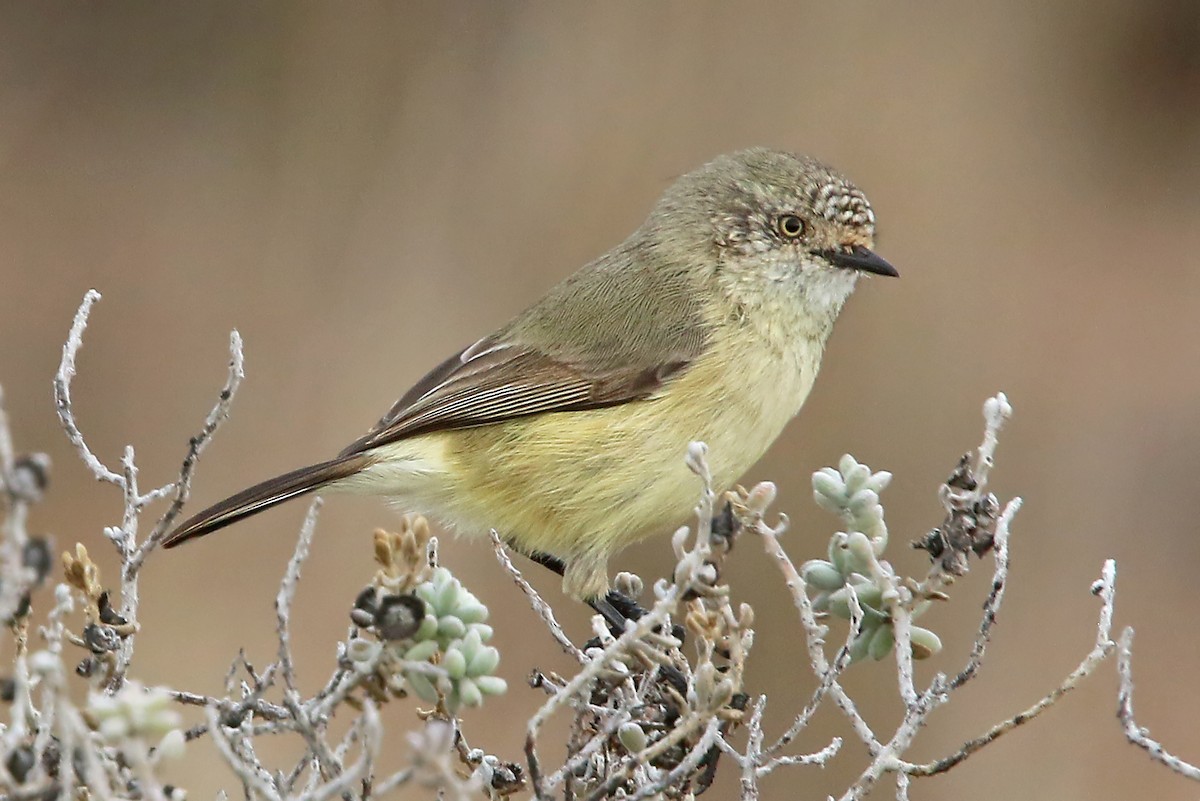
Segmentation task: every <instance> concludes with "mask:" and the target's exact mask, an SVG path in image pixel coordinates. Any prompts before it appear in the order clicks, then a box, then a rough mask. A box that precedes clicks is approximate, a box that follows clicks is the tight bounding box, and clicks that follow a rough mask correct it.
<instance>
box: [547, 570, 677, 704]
mask: <svg viewBox="0 0 1200 801" xmlns="http://www.w3.org/2000/svg"><path fill="white" fill-rule="evenodd" d="M528 556H529V558H530V559H532V560H533V561H535V562H537V563H538V564H539V565H541V566H542V567H545V568H548V569H550V570H553V571H554V572H555V573H557V574H558V575H560V576H561V575H563V574H564V573H566V572H567V565H566V563H564V562H563V560H561V559H559V558H558V557H556V556H551V555H550V554H548V553H541V552H539V551H534V552H533V553H531V554H528ZM587 605H588V606H590V607H592V609H594V610H596V612H597V613H598V614H599V615H600V616H601V617H603V618H604V623H605V624H606V625H607V626H608V630H609V631H610V632H612V635H613V636H614V637H619V636H621V634H623V633H624V632H625V623H626V621H629V620H637V619H638V618H640V617H642V616H643V615H645V614H646V609H645V608H644V607H643V606H642V605H641V604H639V603H638V602H637V601H635V600H633V599H632V598H630V597H629V596H628V595H625V594H624V593H621V592H617V591H616V590H609V591H608V593H607V594H606V595H605V596H604V597H603V598H589V599H588V601H587ZM671 633H672V634H673V635H674V636H675V637H676V638H677V639H678V640H679V642H680V643H683V637H684V633H683V626H679V625H676V626H672V627H671ZM593 643H595V644H597V645H599V641H598V640H597V639H596V638H593V639H591V640H589V641H588V646H590V645H591V644H593ZM588 646H585V647H588ZM658 669H659V672H660V673H661V674H662V677H663V678H664V679H665V680H666V681H667V683H668V684H670V685H671V686H672V687H674V688H675V691H676V692H678V693H679V694H680V695H684V696H686V695H687V686H688V685H687V679H686V678H684V676H683V674H682V673H680V672H679V670H678V669H677V668H674V667H672V666H670V665H660V666H659V668H658Z"/></svg>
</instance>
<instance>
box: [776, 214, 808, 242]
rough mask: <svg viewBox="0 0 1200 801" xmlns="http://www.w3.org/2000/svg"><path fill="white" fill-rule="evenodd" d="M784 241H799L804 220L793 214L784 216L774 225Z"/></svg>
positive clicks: (802, 231) (802, 234) (802, 232)
mask: <svg viewBox="0 0 1200 801" xmlns="http://www.w3.org/2000/svg"><path fill="white" fill-rule="evenodd" d="M775 226H776V227H777V228H778V229H779V234H780V236H782V237H783V238H784V239H799V238H800V237H802V236H804V220H802V219H800V218H799V217H797V216H796V215H795V214H784V215H783V216H781V217H780V218H779V220H778V221H777V222H776V223H775Z"/></svg>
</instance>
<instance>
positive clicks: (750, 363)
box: [358, 340, 820, 595]
mask: <svg viewBox="0 0 1200 801" xmlns="http://www.w3.org/2000/svg"><path fill="white" fill-rule="evenodd" d="M754 344H756V343H745V342H738V341H737V340H730V341H728V342H727V343H726V346H725V347H724V348H722V349H721V350H720V351H716V350H714V351H712V352H710V353H707V354H705V357H704V358H702V359H700V360H699V361H698V362H697V363H696V364H694V365H692V366H691V367H690V368H689V369H688V370H687V371H686V372H685V373H684V374H683V375H681V376H680V377H679V378H678V379H677V380H676V381H674V382H672V383H671V384H670V385H669V387H668V388H667V391H665V392H664V393H663V394H662V395H661V396H659V397H655V398H652V399H649V400H645V401H639V402H635V403H630V404H625V405H622V406H615V407H610V408H605V409H596V410H590V411H582V412H562V413H551V414H544V415H537V416H532V417H527V418H520V419H517V420H512V421H510V422H507V423H501V424H497V425H490V426H482V427H478V428H471V429H460V430H454V431H445V432H438V433H434V434H427V435H422V436H419V437H415V438H413V439H412V440H408V441H402V442H399V443H396V444H395V445H392V446H386V451H387V452H388V455H387V456H385V460H384V463H383V464H381V465H380V469H377V470H369V471H368V473H374V478H375V479H376V480H375V481H373V482H371V483H372V484H375V485H376V486H373V487H370V488H368V487H366V486H361V485H360V486H359V487H358V489H362V490H367V491H374V492H382V493H383V494H394V495H396V496H397V497H396V500H397V502H398V503H399V504H400V505H401V506H403V507H405V508H408V509H412V510H414V511H421V512H424V513H427V514H430V515H432V516H434V517H437V518H440V519H441V520H442V521H444V522H446V523H450V524H452V525H454V526H455V527H456V528H457V529H459V530H461V531H464V532H468V533H474V532H486V531H488V530H489V529H493V528H494V529H496V530H497V531H498V532H500V534H501V535H502V536H503V537H504V538H505V539H506V540H507V541H509V542H511V543H513V544H514V545H515V546H517V547H518V548H520V549H522V550H525V551H526V552H530V551H541V552H544V553H548V554H552V555H554V556H557V557H559V558H560V559H562V560H563V561H565V562H567V563H568V564H570V563H573V562H576V563H580V565H582V564H583V563H587V564H589V565H592V568H591V569H589V570H584V572H585V573H588V574H589V575H590V574H591V573H595V572H597V571H598V572H599V576H591V577H590V578H588V579H587V581H586V582H585V583H589V584H590V585H592V586H590V587H575V588H574V591H572V588H571V587H568V591H572V594H577V595H590V594H592V593H593V591H595V590H597V589H602V587H600V584H599V583H600V582H604V581H605V579H604V563H605V561H606V559H607V557H608V556H609V555H610V554H612V553H613V552H615V551H617V550H619V549H621V548H622V547H624V546H626V545H628V544H630V543H632V542H635V541H637V540H640V539H642V538H644V537H646V536H649V535H651V534H656V533H664V532H668V531H670V530H672V529H673V528H674V527H675V526H677V525H679V524H680V523H681V522H684V521H685V520H686V519H687V518H688V516H689V515H690V513H691V511H692V509H693V508H694V507H695V505H696V503H697V500H698V499H699V495H700V490H701V484H700V481H699V479H698V478H697V477H696V476H695V475H693V474H692V473H691V472H690V471H689V470H688V469H687V467H686V465H685V463H684V456H685V454H686V449H687V446H688V443H689V442H691V441H694V440H703V441H704V442H706V443H708V445H709V465H710V468H711V470H712V473H713V478H714V483H715V484H716V486H715V489H718V490H721V489H725V488H727V487H729V486H730V485H731V484H732V483H733V482H734V481H736V480H737V479H738V478H739V477H740V476H741V475H742V473H744V472H745V471H746V470H747V469H748V468H749V467H750V466H751V465H753V464H754V462H756V461H757V460H758V459H759V457H760V456H762V454H763V452H764V451H766V449H767V448H768V447H769V446H770V444H771V443H772V442H773V441H774V440H775V438H776V437H777V436H778V435H779V433H780V432H781V431H782V430H783V427H784V426H785V425H786V424H787V422H788V420H790V419H791V418H792V417H793V416H794V415H795V413H796V412H797V411H798V410H799V408H800V406H801V405H802V404H803V402H804V399H805V398H806V397H807V395H808V391H809V389H810V388H811V387H812V383H813V379H814V378H815V375H816V368H817V364H818V362H819V358H820V345H819V344H818V343H812V346H811V349H812V350H813V352H812V353H808V352H801V351H796V350H794V349H792V350H791V352H788V353H786V354H783V353H779V352H772V351H770V350H767V349H764V348H762V347H761V343H757V344H758V345H759V346H758V347H753V346H750V345H754ZM748 346H750V347H748ZM381 451H385V449H381ZM381 455H383V454H382V453H381ZM388 462H391V464H387V463H388ZM416 464H424V465H427V466H429V467H430V468H432V469H426V470H424V471H423V473H422V474H421V475H420V476H414V475H413V471H412V470H411V469H410V467H409V466H411V465H416ZM405 465H409V466H405ZM398 477H399V478H398ZM364 478H367V476H364ZM388 484H392V485H394V488H393V489H392V490H391V491H390V492H388V490H387V485H388ZM569 578H570V577H569ZM568 583H570V582H568Z"/></svg>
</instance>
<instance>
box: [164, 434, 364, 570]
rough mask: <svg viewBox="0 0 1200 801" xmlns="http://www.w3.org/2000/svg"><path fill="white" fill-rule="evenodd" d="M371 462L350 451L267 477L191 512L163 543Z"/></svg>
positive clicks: (169, 543) (197, 533)
mask: <svg viewBox="0 0 1200 801" xmlns="http://www.w3.org/2000/svg"><path fill="white" fill-rule="evenodd" d="M370 462H371V460H370V458H369V457H368V456H366V455H364V454H361V453H358V454H350V455H346V456H339V457H337V458H336V459H330V460H329V461H328V462H321V463H320V464H314V465H310V466H308V467H301V468H300V469H299V470H293V471H292V472H290V473H284V474H283V475H282V476H276V477H275V478H270V479H267V480H266V481H264V482H262V483H261V484H255V485H254V486H253V487H250V488H249V489H244V490H242V491H241V492H239V493H238V494H236V495H232V496H230V497H228V498H226V499H225V500H223V501H221V502H220V503H217V504H214V505H212V506H210V507H208V508H207V509H205V510H204V511H203V512H200V513H199V514H197V515H194V516H193V517H191V518H190V519H188V520H187V521H186V522H184V523H183V524H182V525H180V526H179V527H178V528H176V529H175V530H174V531H172V532H171V533H170V534H168V535H167V538H166V539H165V540H163V547H164V548H174V547H175V546H176V545H179V544H180V543H182V542H185V541H186V540H190V539H192V538H193V537H203V536H204V535H205V534H210V533H212V532H214V531H216V530H217V529H220V528H225V526H228V525H229V524H230V523H236V522H237V521H239V520H241V519H243V518H246V517H250V516H251V515H256V514H258V513H259V512H261V511H263V510H264V509H270V508H271V507H272V506H275V505H277V504H281V503H283V502H284V501H286V500H290V499H292V498H296V497H298V496H300V495H306V494H308V493H310V492H313V491H314V490H318V489H320V488H321V487H324V486H326V485H327V484H331V483H333V482H334V481H337V480H339V479H343V478H347V477H349V476H352V475H354V474H355V473H357V472H358V471H359V470H362V469H363V468H364V467H366V466H367V465H368V464H370Z"/></svg>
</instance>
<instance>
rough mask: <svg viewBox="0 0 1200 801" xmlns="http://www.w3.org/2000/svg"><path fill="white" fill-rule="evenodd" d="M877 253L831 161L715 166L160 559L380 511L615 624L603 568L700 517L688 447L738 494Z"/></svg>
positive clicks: (757, 159) (191, 530)
mask: <svg viewBox="0 0 1200 801" xmlns="http://www.w3.org/2000/svg"><path fill="white" fill-rule="evenodd" d="M874 235H875V215H874V213H873V212H872V211H871V207H870V205H869V204H868V203H867V199H866V197H865V196H864V195H863V193H862V192H861V191H859V189H858V188H856V187H855V186H854V185H853V184H851V183H850V182H849V181H848V180H847V179H846V178H844V177H842V176H841V175H840V174H838V173H837V172H835V171H834V170H833V169H831V168H829V167H827V166H825V165H824V164H822V163H820V162H819V161H816V160H814V159H811V158H808V157H804V156H798V155H793V154H791V153H786V152H781V151H777V150H769V149H765V148H754V149H750V150H743V151H739V152H736V153H731V154H728V155H724V156H720V157H718V158H716V159H714V160H713V161H711V162H709V163H708V164H706V165H704V166H702V167H700V168H699V169H697V170H695V171H693V172H690V173H688V174H686V175H684V176H682V177H681V178H679V179H678V180H677V181H676V182H675V183H674V184H673V185H672V186H671V187H670V188H669V189H667V191H666V193H665V194H664V195H663V196H662V198H661V199H660V200H659V201H658V203H657V205H655V207H654V209H653V210H652V211H651V212H650V215H649V217H648V218H647V219H646V221H645V222H644V223H643V224H642V225H641V227H640V228H638V229H637V230H636V231H634V233H633V234H632V235H631V236H630V237H629V238H628V239H626V240H625V241H624V242H622V243H621V244H619V245H617V246H616V247H615V248H613V249H612V250H610V251H609V252H608V253H605V254H604V255H603V256H601V257H600V258H598V259H596V260H595V261H593V262H591V263H590V264H588V265H587V266H585V267H583V268H582V269H581V270H579V271H578V272H576V273H575V274H574V275H572V276H570V277H568V278H567V279H566V280H564V281H563V282H562V283H560V284H559V285H558V286H556V287H554V288H553V289H551V290H550V292H549V293H548V294H547V295H546V296H545V297H543V298H542V299H541V300H539V301H537V302H536V303H535V304H533V305H532V306H530V307H529V308H528V309H527V310H525V311H524V312H522V313H521V314H519V315H518V316H517V317H515V318H514V319H513V320H512V321H510V322H509V323H507V324H505V325H504V326H502V327H501V328H500V329H499V330H498V331H496V332H495V333H493V334H491V335H489V336H486V337H484V338H483V339H480V340H479V341H478V342H476V343H474V344H473V345H470V346H469V347H467V348H466V349H464V350H462V351H461V352H459V353H456V354H454V355H453V356H451V357H450V358H448V359H446V360H445V361H444V362H442V363H441V364H440V365H438V366H437V367H435V368H434V369H433V370H432V371H430V373H429V374H428V375H426V376H425V377H424V378H422V379H421V380H420V381H418V382H417V383H416V384H415V385H414V386H413V387H412V388H411V389H410V390H408V392H406V393H405V394H404V396H403V397H401V398H400V400H399V401H397V402H396V404H395V405H394V406H393V407H392V408H391V410H390V411H389V412H388V413H387V414H386V415H384V417H383V419H381V420H380V421H379V422H378V423H377V424H376V425H375V427H374V428H372V429H370V430H369V431H368V432H367V433H366V434H364V435H363V436H362V437H360V438H359V439H357V440H355V441H354V442H353V443H351V444H350V445H349V446H348V447H347V448H346V449H345V450H343V451H342V452H341V453H340V454H338V455H337V456H336V457H334V458H332V459H329V460H328V461H324V462H320V463H318V464H314V465H311V466H309V467H302V468H300V469H299V470H293V471H292V472H290V473H285V474H284V475H281V476H277V477H276V478H272V479H268V480H267V481H264V482H262V483H260V484H256V485H254V486H253V487H250V488H249V489H246V490H243V491H242V492H239V493H237V494H236V495H233V496H232V497H230V498H227V499H225V500H223V501H221V502H220V503H217V504H215V505H214V506H212V507H210V508H208V509H205V510H204V511H202V512H200V513H199V514H197V515H195V516H194V517H192V518H191V519H189V520H188V521H186V522H185V523H183V524H182V525H180V526H179V527H178V528H177V529H175V531H173V532H172V533H171V534H170V535H169V536H168V537H167V538H166V540H165V543H164V544H165V545H166V547H168V548H170V547H174V546H176V545H179V544H180V543H182V542H184V541H186V540H190V539H193V538H195V537H201V536H203V535H205V534H208V533H210V532H213V531H216V530H217V529H220V528H223V527H225V526H227V525H229V524H230V523H233V522H235V521H238V520H241V519H242V518H245V517H249V516H250V515H253V514H257V513H258V512H261V511H263V510H265V509H269V508H270V507H272V506H275V505H276V504H279V503H282V502H283V501H286V500H289V499H291V498H295V497H297V496H300V495H304V494H306V493H309V492H313V491H314V490H329V491H348V492H356V493H363V494H371V495H382V496H386V497H387V498H389V499H390V500H391V501H393V502H394V503H395V504H396V505H397V506H398V507H400V508H402V509H404V510H407V511H415V512H421V513H423V514H426V515H429V516H431V517H433V518H434V519H437V520H439V521H441V522H443V523H445V524H447V525H450V526H452V527H454V528H456V529H458V530H460V531H464V532H468V533H485V532H487V531H489V530H491V529H495V530H496V531H497V532H498V533H499V534H500V536H501V537H502V538H503V539H504V540H505V541H506V542H507V543H509V544H510V546H512V547H513V548H515V549H516V550H518V551H521V552H522V553H524V554H526V555H529V556H531V557H533V558H535V559H536V560H538V561H540V562H541V563H542V564H545V565H547V566H548V567H551V568H552V569H555V570H556V571H557V572H559V573H561V574H562V576H563V589H564V591H565V592H566V593H567V594H568V595H570V596H572V597H574V598H577V599H580V600H583V601H585V602H587V603H589V604H591V605H592V606H593V607H594V608H596V609H597V610H599V611H602V612H603V613H604V614H605V616H606V617H607V618H609V621H610V624H612V623H614V620H613V607H612V605H611V604H610V603H609V601H610V600H611V597H612V596H613V595H615V593H610V592H609V584H608V571H607V564H608V559H609V557H610V556H612V555H613V554H614V553H615V552H617V551H619V550H620V549H621V548H623V547H625V546H626V545H629V544H631V543H634V542H637V541H638V540H641V539H643V538H645V537H647V536H650V535H652V534H655V533H658V532H665V531H671V530H673V528H674V527H675V526H677V525H678V524H679V523H681V522H682V521H684V520H685V519H686V518H687V516H688V515H689V513H690V512H691V511H692V509H693V508H694V506H695V503H696V498H697V485H696V481H695V477H694V476H693V475H691V473H690V472H689V471H688V469H687V467H686V466H685V462H684V459H683V455H684V453H685V451H686V448H687V445H688V443H689V442H691V441H693V440H703V441H705V442H707V443H708V445H709V456H708V459H709V467H710V470H711V472H712V476H713V481H714V483H715V485H716V486H714V489H724V488H727V487H729V486H731V485H732V484H733V482H734V481H736V480H737V479H738V478H739V477H740V476H741V475H742V473H743V472H745V471H746V470H747V469H748V468H749V467H750V466H751V465H753V464H754V463H755V462H756V461H757V460H758V459H759V457H761V456H762V454H763V453H764V452H765V451H766V449H767V448H768V446H770V444H771V443H772V442H774V440H775V439H776V437H778V436H779V434H780V432H781V431H782V430H783V428H784V426H785V425H786V424H787V422H788V421H789V420H790V419H791V418H792V417H794V416H795V415H796V413H797V412H799V411H800V407H801V406H802V405H803V404H804V401H805V399H806V398H807V397H808V393H809V390H810V389H811V388H812V385H813V381H814V380H815V379H816V376H817V369H818V368H819V367H820V364H821V355H822V352H823V351H824V347H825V341H826V339H827V338H828V337H829V333H830V330H831V329H832V327H833V323H834V320H835V319H836V318H837V316H838V313H839V312H840V311H841V309H842V305H843V304H844V303H845V302H846V299H847V298H848V297H849V296H850V293H851V292H852V291H853V290H854V286H855V283H856V282H857V281H858V278H859V276H860V275H862V274H863V273H874V274H876V275H887V276H896V275H898V273H897V272H896V270H895V268H893V267H892V266H891V265H890V264H888V263H887V262H886V261H884V260H883V259H882V258H880V257H879V256H877V255H875V253H874V252H872V250H871V248H872V247H873V244H874ZM622 614H624V612H622Z"/></svg>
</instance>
